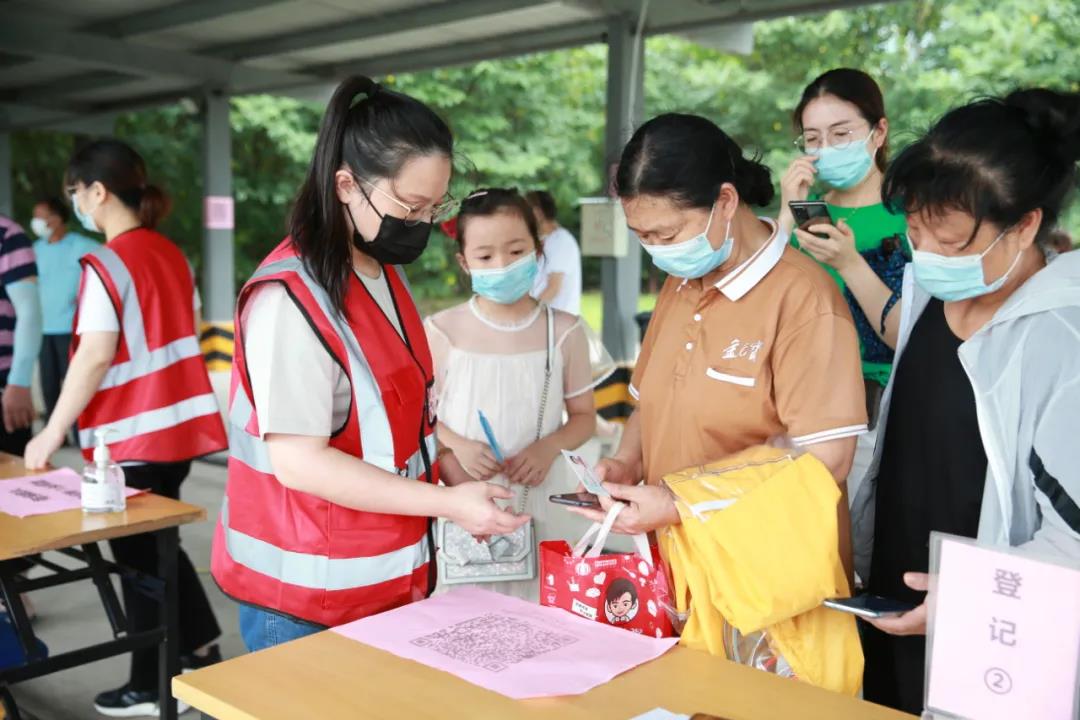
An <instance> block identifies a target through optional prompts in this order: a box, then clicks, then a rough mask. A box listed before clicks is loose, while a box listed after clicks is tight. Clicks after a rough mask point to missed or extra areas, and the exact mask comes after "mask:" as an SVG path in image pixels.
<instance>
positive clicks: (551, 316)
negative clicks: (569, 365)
mask: <svg viewBox="0 0 1080 720" xmlns="http://www.w3.org/2000/svg"><path fill="white" fill-rule="evenodd" d="M544 311H545V312H546V314H547V343H546V346H547V359H546V360H545V362H544V390H543V392H542V393H541V395H540V413H539V415H538V416H537V418H536V440H539V439H540V438H541V437H543V434H544V411H545V410H547V403H548V394H549V391H550V390H551V356H552V355H553V354H554V353H555V312H554V311H553V310H552V309H551V306H550V305H545V306H544ZM534 442H535V440H534ZM529 490H531V488H530V487H529V486H528V485H526V486H525V488H524V489H523V490H522V492H521V498H520V500H519V502H518V508H517V514H518V515H520V514H521V513H523V512H525V501H526V500H528V499H529Z"/></svg>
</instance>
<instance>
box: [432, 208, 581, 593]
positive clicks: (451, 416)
mask: <svg viewBox="0 0 1080 720" xmlns="http://www.w3.org/2000/svg"><path fill="white" fill-rule="evenodd" d="M457 242H458V249H459V252H458V256H457V257H458V262H459V263H460V264H461V267H462V268H463V269H464V270H465V272H466V273H468V274H469V276H470V278H471V280H472V289H473V292H474V293H475V294H474V296H473V297H472V298H470V299H469V301H468V302H465V303H462V304H461V305H457V306H455V307H452V308H450V309H449V310H445V311H443V312H441V313H438V314H437V315H435V316H434V317H432V318H429V319H428V321H427V322H426V325H425V326H426V328H427V334H428V341H429V344H430V346H431V352H432V356H433V358H434V360H435V392H436V396H437V397H438V415H439V424H438V427H437V432H438V436H439V439H440V442H442V443H443V444H444V445H446V446H447V447H449V448H451V449H452V450H453V451H454V454H455V456H456V457H457V458H459V459H460V461H461V463H462V465H463V466H464V467H465V470H466V471H467V472H468V473H469V474H470V475H472V476H473V477H474V478H476V479H477V480H492V481H494V482H497V483H499V484H502V485H506V484H509V485H510V486H511V487H513V488H514V499H513V500H512V501H510V502H511V503H513V505H514V508H513V509H514V510H515V511H517V510H521V508H520V503H521V498H522V494H523V493H524V492H525V490H526V488H531V489H532V491H531V492H529V493H528V498H527V500H526V502H525V507H524V512H525V513H526V514H528V515H530V516H532V518H533V520H534V523H535V533H534V536H535V538H536V540H537V542H539V541H542V540H549V539H569V538H573V539H576V538H577V537H579V536H580V535H581V534H582V533H583V532H584V530H585V528H586V525H585V524H584V523H582V521H580V520H578V519H577V518H574V516H572V515H570V514H569V513H566V512H562V511H559V510H558V509H552V505H551V503H550V502H548V495H551V494H554V493H563V492H572V491H573V490H574V489H575V488H576V487H577V484H578V481H577V479H576V476H575V475H574V474H573V471H572V470H571V469H570V467H569V465H568V464H567V463H566V462H565V461H563V460H562V459H561V458H560V457H559V455H560V451H561V450H572V449H574V448H577V447H579V446H581V445H582V444H584V443H585V442H586V441H587V440H588V439H589V438H591V437H592V435H593V432H594V430H595V428H596V410H595V407H594V403H593V395H592V392H591V391H592V389H593V387H594V386H595V385H596V384H597V383H596V381H595V380H594V378H593V375H592V371H591V369H590V363H589V344H588V339H587V336H586V332H585V326H584V323H583V321H582V320H581V319H580V318H578V317H576V316H574V315H570V314H568V313H564V312H560V311H558V310H550V309H549V308H548V307H547V306H546V305H543V304H541V303H539V302H537V301H536V300H534V299H533V298H531V297H529V290H530V288H532V284H533V280H534V279H535V277H536V271H537V253H538V252H539V250H540V238H539V235H538V233H537V229H536V220H535V218H534V217H533V213H532V210H531V209H530V207H529V205H528V203H526V201H525V199H524V198H522V197H521V196H520V195H519V194H518V193H517V191H515V190H512V189H496V188H492V189H487V190H479V191H477V192H475V193H473V194H472V195H470V196H469V197H468V198H466V200H465V201H464V202H463V203H462V206H461V213H460V214H459V215H458V220H457ZM548 313H551V315H552V320H553V325H552V327H553V332H552V340H553V353H552V357H551V380H550V386H549V388H548V393H547V400H546V403H544V412H543V425H542V428H541V437H540V439H539V440H537V439H536V430H537V419H538V418H539V416H540V411H541V398H542V396H543V394H544V377H545V366H546V363H547V361H548V358H547V354H548V353H547V347H548V340H547V333H548ZM564 411H565V417H566V420H565V421H564V419H563V418H564ZM479 412H483V413H484V415H485V416H486V417H487V419H488V421H489V422H490V423H491V427H492V429H493V431H494V435H495V438H496V440H497V442H498V444H499V446H500V449H501V450H502V452H504V453H505V462H503V463H500V462H498V461H497V460H496V459H495V455H494V453H493V452H492V450H491V449H490V447H489V446H488V443H487V441H486V439H485V435H484V431H483V428H482V427H481V425H480V418H479ZM484 587H485V588H487V589H490V590H497V591H499V592H504V593H507V594H510V595H515V596H517V597H521V598H524V599H527V600H532V601H536V600H537V599H538V594H539V593H538V585H537V582H536V580H531V581H516V582H498V583H486V584H485V585H484Z"/></svg>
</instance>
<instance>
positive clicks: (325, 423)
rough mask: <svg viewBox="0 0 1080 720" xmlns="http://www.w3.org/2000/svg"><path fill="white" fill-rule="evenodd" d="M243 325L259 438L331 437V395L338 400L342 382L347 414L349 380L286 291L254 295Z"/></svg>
mask: <svg viewBox="0 0 1080 720" xmlns="http://www.w3.org/2000/svg"><path fill="white" fill-rule="evenodd" d="M242 323H243V336H242V337H243V341H244V357H245V358H246V360H247V367H248V375H249V376H250V378H251V390H252V394H253V395H254V398H253V400H254V403H255V415H256V417H257V418H258V421H259V431H260V432H261V433H262V435H263V436H264V437H265V436H266V434H267V433H285V434H289V435H307V436H313V437H330V435H332V434H333V432H334V430H336V429H337V428H336V427H335V420H336V419H339V418H336V417H335V416H338V415H339V413H340V408H335V405H336V404H338V403H336V402H335V400H336V398H335V395H341V392H340V388H341V385H342V382H344V386H345V389H346V394H345V395H344V402H345V407H346V411H347V407H348V394H347V389H348V380H347V379H345V378H344V373H343V372H342V371H341V368H340V367H339V366H338V365H337V363H336V362H335V361H334V359H333V358H332V357H331V356H330V353H329V351H328V350H327V349H326V348H325V347H324V346H323V344H322V342H321V341H320V340H319V338H318V337H317V336H316V335H315V331H314V330H312V329H311V326H310V325H308V322H307V320H306V319H305V318H304V316H303V315H302V314H301V312H300V309H299V308H298V307H296V304H295V303H293V301H292V299H291V298H289V296H288V293H287V292H286V291H285V288H284V287H283V286H282V285H280V284H278V283H266V284H264V285H262V286H260V287H259V288H258V289H256V290H255V291H254V295H253V296H252V298H251V300H250V301H249V303H248V305H247V307H246V308H245V312H244V318H242ZM335 409H337V410H338V412H335Z"/></svg>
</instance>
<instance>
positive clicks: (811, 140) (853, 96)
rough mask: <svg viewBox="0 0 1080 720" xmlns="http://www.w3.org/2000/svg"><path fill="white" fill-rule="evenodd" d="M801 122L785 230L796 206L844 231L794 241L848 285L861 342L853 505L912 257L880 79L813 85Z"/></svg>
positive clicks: (806, 233) (783, 211)
mask: <svg viewBox="0 0 1080 720" xmlns="http://www.w3.org/2000/svg"><path fill="white" fill-rule="evenodd" d="M792 118H793V122H794V125H795V128H796V130H797V131H798V132H799V137H798V139H797V140H796V144H797V145H798V147H799V149H800V150H801V151H802V152H803V155H802V156H801V157H799V158H796V159H795V160H794V161H793V162H792V163H791V166H790V167H789V168H788V170H787V172H786V173H785V174H784V177H783V178H782V179H781V181H780V195H781V199H780V226H781V227H782V228H784V230H785V232H788V231H792V229H793V225H794V220H793V218H792V214H791V210H790V208H789V207H788V202H790V201H792V200H806V199H808V198H809V199H811V200H824V201H825V202H826V203H827V204H828V208H829V215H830V217H831V218H832V219H833V221H834V222H835V223H836V224H835V225H831V224H829V223H827V222H825V223H814V224H812V226H809V227H804V228H794V231H793V233H792V240H793V241H794V243H795V246H796V247H801V248H802V249H803V250H805V251H806V252H807V253H809V254H810V255H811V256H812V257H813V258H814V259H815V260H817V261H818V262H820V263H821V264H822V265H823V266H824V267H825V269H826V270H828V271H829V274H830V275H832V277H833V279H834V280H836V282H837V284H839V286H840V290H841V291H842V292H843V295H844V299H845V300H846V301H847V304H848V307H849V308H850V309H851V315H852V318H853V319H854V321H855V329H856V330H857V331H858V333H859V345H860V348H861V354H862V370H863V379H864V381H865V385H866V400H867V414H868V415H869V416H870V417H869V419H870V428H871V430H870V432H867V433H865V434H863V435H860V436H859V440H858V444H857V446H856V450H855V460H854V462H853V464H852V470H851V473H850V474H849V477H848V489H849V491H850V494H851V496H852V497H853V496H854V494H855V492H856V491H857V489H858V484H859V483H860V482H862V478H863V475H865V473H866V469H867V468H868V467H869V465H870V458H871V457H872V456H873V451H874V438H875V433H874V430H873V428H874V426H875V424H876V420H877V408H878V404H879V401H880V399H881V392H882V390H884V388H885V385H886V383H888V382H889V373H890V372H891V370H892V358H893V350H892V349H893V348H894V347H895V346H896V334H897V329H898V328H899V326H900V310H899V305H898V302H899V299H900V282H901V279H902V277H903V273H904V265H905V264H906V263H907V261H908V259H909V258H910V255H911V250H910V248H909V247H908V245H907V241H906V239H905V232H906V227H907V226H906V224H905V222H904V216H903V214H900V213H893V212H892V211H891V210H889V209H888V208H887V207H885V206H884V205H883V204H882V202H881V178H882V175H883V173H884V172H885V168H886V163H887V160H888V150H889V139H888V137H889V121H888V119H887V118H886V117H885V101H884V99H883V98H882V95H881V89H880V88H879V87H878V84H877V83H876V82H874V79H873V78H871V77H870V76H869V75H867V74H866V73H864V72H862V71H861V70H853V69H850V68H838V69H835V70H829V71H828V72H826V73H825V74H823V75H821V76H819V77H818V78H816V79H815V80H814V81H813V82H812V83H810V84H809V85H807V86H806V89H805V90H804V91H803V95H802V99H801V100H800V101H799V104H798V106H797V107H796V108H795V112H794V113H793V116H792Z"/></svg>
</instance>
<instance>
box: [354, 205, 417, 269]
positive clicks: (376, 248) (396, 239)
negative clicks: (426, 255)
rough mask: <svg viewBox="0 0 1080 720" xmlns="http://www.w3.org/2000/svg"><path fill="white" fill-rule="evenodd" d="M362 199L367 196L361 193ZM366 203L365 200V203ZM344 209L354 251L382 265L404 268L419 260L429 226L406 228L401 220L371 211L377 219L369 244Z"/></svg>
mask: <svg viewBox="0 0 1080 720" xmlns="http://www.w3.org/2000/svg"><path fill="white" fill-rule="evenodd" d="M361 192H363V191H361ZM364 197H367V193H364ZM370 202H371V200H370V198H369V199H368V203H370ZM345 208H346V209H347V210H348V211H349V220H351V221H352V224H353V245H355V246H356V249H357V250H359V251H360V252H362V253H364V254H365V255H368V256H370V257H372V258H373V259H375V260H377V261H378V262H380V263H381V264H383V265H408V264H409V263H411V262H413V261H414V260H416V259H417V258H419V257H420V256H421V255H422V254H423V252H424V248H426V247H427V244H428V238H429V237H430V236H431V223H429V222H418V223H416V224H415V225H408V224H406V223H405V221H404V220H402V219H401V218H396V217H394V216H392V215H383V214H381V213H379V211H378V210H375V212H376V213H377V214H379V218H380V219H381V221H380V222H379V232H378V233H376V234H375V238H374V239H373V240H372V241H371V242H368V241H367V240H365V239H364V238H363V237H362V236H361V235H360V231H359V230H357V226H356V218H354V217H353V215H352V208H351V207H350V206H348V205H346V206H345ZM372 209H373V210H374V209H375V208H374V206H372Z"/></svg>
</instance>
